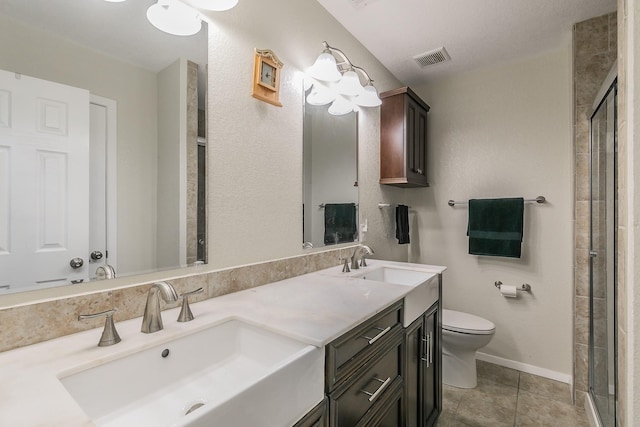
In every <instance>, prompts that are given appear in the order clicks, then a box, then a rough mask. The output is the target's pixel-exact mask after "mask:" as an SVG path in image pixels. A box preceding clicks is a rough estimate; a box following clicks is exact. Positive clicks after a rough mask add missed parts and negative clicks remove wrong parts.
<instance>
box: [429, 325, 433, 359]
mask: <svg viewBox="0 0 640 427" xmlns="http://www.w3.org/2000/svg"><path fill="white" fill-rule="evenodd" d="M431 363H433V332H429V364H431Z"/></svg>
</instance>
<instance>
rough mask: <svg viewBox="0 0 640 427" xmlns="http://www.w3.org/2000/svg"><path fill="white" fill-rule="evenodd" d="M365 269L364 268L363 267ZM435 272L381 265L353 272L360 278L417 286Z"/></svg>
mask: <svg viewBox="0 0 640 427" xmlns="http://www.w3.org/2000/svg"><path fill="white" fill-rule="evenodd" d="M363 270H364V269H363ZM432 276H433V274H431V273H427V272H424V271H416V270H409V269H405V268H397V267H389V266H381V267H375V268H373V269H371V270H367V271H362V272H359V273H355V274H352V275H351V277H355V278H358V279H367V280H376V281H378V282H386V283H393V284H394V285H405V286H416V285H419V284H420V283H422V282H424V281H425V280H428V279H429V278H431V277H432Z"/></svg>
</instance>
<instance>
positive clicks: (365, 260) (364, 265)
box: [360, 254, 367, 267]
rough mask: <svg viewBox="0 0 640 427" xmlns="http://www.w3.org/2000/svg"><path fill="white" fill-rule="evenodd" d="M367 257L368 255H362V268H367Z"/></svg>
mask: <svg viewBox="0 0 640 427" xmlns="http://www.w3.org/2000/svg"><path fill="white" fill-rule="evenodd" d="M366 255H367V254H362V257H361V258H360V267H367V259H366Z"/></svg>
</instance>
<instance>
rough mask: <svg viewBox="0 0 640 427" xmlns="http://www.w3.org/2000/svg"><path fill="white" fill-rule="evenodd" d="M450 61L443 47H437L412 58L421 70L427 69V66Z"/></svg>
mask: <svg viewBox="0 0 640 427" xmlns="http://www.w3.org/2000/svg"><path fill="white" fill-rule="evenodd" d="M450 59H451V57H450V56H449V53H448V52H447V50H446V49H445V48H444V47H439V48H437V49H434V50H430V51H429V52H425V53H421V54H420V55H416V56H414V57H413V60H414V61H416V62H417V63H418V65H419V66H420V67H422V68H424V67H428V66H429V65H434V64H438V63H440V62H445V61H448V60H450Z"/></svg>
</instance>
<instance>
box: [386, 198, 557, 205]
mask: <svg viewBox="0 0 640 427" xmlns="http://www.w3.org/2000/svg"><path fill="white" fill-rule="evenodd" d="M524 201H525V202H538V203H546V201H547V199H546V198H545V197H544V196H538V197H536V198H535V199H524ZM468 203H469V202H456V201H453V200H449V201H448V202H447V204H448V205H449V206H453V205H466V204H468ZM378 206H379V205H378Z"/></svg>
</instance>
